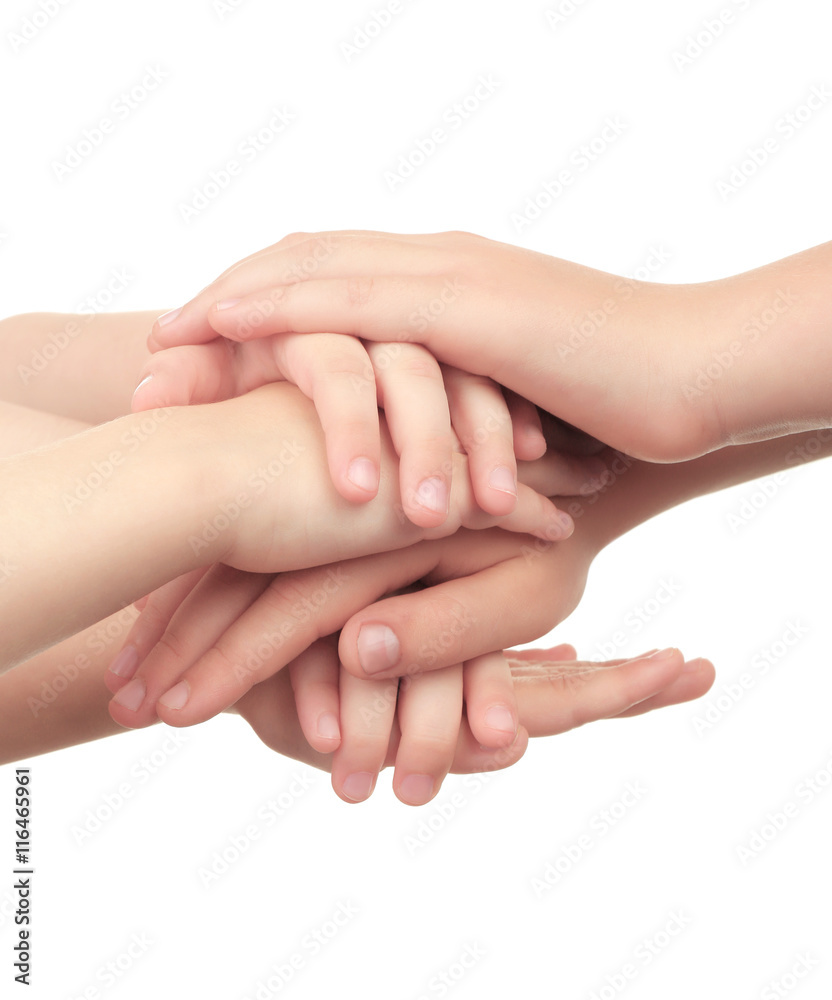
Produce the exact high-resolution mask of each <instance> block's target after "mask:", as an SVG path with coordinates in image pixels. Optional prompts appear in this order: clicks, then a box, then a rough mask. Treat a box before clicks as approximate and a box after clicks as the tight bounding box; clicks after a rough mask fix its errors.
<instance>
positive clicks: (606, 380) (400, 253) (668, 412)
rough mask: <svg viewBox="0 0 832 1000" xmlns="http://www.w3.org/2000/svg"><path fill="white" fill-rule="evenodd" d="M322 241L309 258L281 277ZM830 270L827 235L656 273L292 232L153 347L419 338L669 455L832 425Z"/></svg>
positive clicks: (626, 441)
mask: <svg viewBox="0 0 832 1000" xmlns="http://www.w3.org/2000/svg"><path fill="white" fill-rule="evenodd" d="M321 243H324V244H325V245H326V246H327V247H329V248H330V251H329V253H328V254H327V255H326V257H325V259H323V260H322V261H320V262H319V263H318V265H317V266H316V268H315V269H314V271H313V272H312V273H310V274H309V275H308V276H306V277H305V278H304V279H303V280H300V281H298V280H297V278H294V277H293V278H292V280H287V279H286V275H287V274H290V275H295V274H297V273H298V268H301V270H302V266H303V261H304V260H305V259H306V258H307V257H308V256H309V255H310V253H312V252H313V251H314V248H315V247H316V246H319V245H320V244H321ZM830 271H832V243H826V244H822V245H820V246H817V247H813V248H812V249H809V250H805V251H803V252H802V253H798V254H795V255H793V256H791V257H786V258H785V259H783V260H779V261H776V262H774V263H770V264H766V265H765V266H762V267H758V268H756V269H754V270H751V271H747V272H745V273H743V274H738V275H735V276H733V277H729V278H723V279H719V280H715V281H708V282H702V283H698V284H690V285H660V284H651V283H646V282H639V281H631V280H629V279H624V278H621V277H619V276H617V275H613V274H607V273H605V272H602V271H597V270H593V269H592V268H588V267H584V266H582V265H579V264H575V263H572V262H570V261H565V260H559V259H557V258H554V257H549V256H547V255H545V254H540V253H533V252H531V251H529V250H525V249H522V248H518V247H513V246H510V245H508V244H505V243H498V242H495V241H493V240H488V239H485V238H483V237H479V236H474V235H471V234H470V233H437V234H427V235H397V234H389V233H376V232H360V231H359V232H335V233H293V234H291V235H290V236H287V237H285V238H284V239H283V240H281V241H280V242H279V243H276V244H275V245H274V246H272V247H268V248H266V249H265V250H262V251H260V252H259V253H256V254H253V255H252V256H251V257H248V258H246V259H245V260H243V261H241V262H239V263H238V264H236V265H234V266H233V267H231V268H230V269H229V270H228V271H226V272H225V273H224V274H222V275H221V276H220V277H219V278H217V279H216V281H214V282H212V283H211V284H209V285H208V286H206V288H205V289H203V291H201V292H200V293H199V295H197V296H196V297H195V298H194V299H192V300H191V301H190V302H188V303H186V304H185V306H184V307H183V308H181V309H180V310H178V311H177V313H176V314H175V315H173V316H171V315H170V314H169V315H168V316H167V317H161V318H160V319H159V320H157V322H156V324H155V325H154V327H153V332H152V335H151V338H150V346H151V347H152V349H154V350H158V349H160V348H163V347H171V346H175V345H183V344H191V345H195V344H201V343H205V342H208V341H211V340H212V339H214V338H215V337H216V335H217V334H221V335H222V336H224V337H226V338H228V339H229V340H232V341H239V342H244V343H245V344H247V345H249V344H251V343H253V342H254V341H256V340H257V339H260V338H263V337H268V336H270V335H275V334H278V335H280V336H286V335H288V334H289V333H290V332H291V333H292V334H300V333H314V332H317V331H320V330H327V331H330V332H336V333H351V334H354V335H355V336H357V337H360V338H362V339H363V340H365V341H383V342H391V341H401V342H406V343H409V344H421V345H424V346H425V347H427V348H428V349H429V350H430V352H431V353H432V354H433V355H434V356H435V357H436V358H437V359H438V360H439V361H441V362H443V363H446V364H450V365H454V366H457V367H459V368H461V369H464V370H466V371H470V372H473V373H476V374H478V375H481V376H484V377H490V378H494V379H497V380H498V381H499V382H500V383H501V384H503V385H505V386H508V387H509V388H510V389H512V390H514V391H515V392H517V393H518V394H520V395H521V396H523V397H525V398H526V399H528V400H531V401H533V402H534V403H536V404H538V405H539V406H541V407H542V408H544V409H545V410H548V411H549V412H551V413H554V414H555V415H556V416H558V417H560V418H562V419H563V420H566V421H568V422H569V423H571V424H573V425H575V426H576V427H578V428H580V429H581V430H582V431H584V432H586V433H587V434H589V435H592V437H594V438H597V439H599V440H601V441H604V442H605V443H606V444H608V445H610V446H612V447H614V448H618V449H620V450H622V451H624V452H626V453H627V454H629V455H632V456H634V457H637V458H641V459H645V460H649V461H654V462H675V461H682V460H684V459H689V458H694V457H697V456H699V455H703V454H706V453H708V452H710V451H713V450H715V449H717V448H721V447H724V446H725V445H729V444H740V443H749V442H754V441H761V440H767V439H769V438H772V437H774V436H781V435H785V434H791V433H797V432H800V431H803V430H811V429H820V428H826V427H828V426H830V424H832V394H830V392H829V383H830V378H832V347H830V344H832V338H830V336H829V333H830V318H829V317H830V315H832V292H830V283H829V274H830ZM449 288H450V289H452V291H451V292H449V291H448V289H449ZM258 312H260V313H263V314H264V317H263V322H262V323H261V324H260V325H258V326H256V327H254V326H252V324H251V323H250V322H249V320H250V318H251V316H252V315H254V314H256V313H258ZM266 312H268V315H265V314H266ZM159 364H160V367H161V362H159Z"/></svg>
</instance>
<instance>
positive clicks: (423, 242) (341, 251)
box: [148, 230, 452, 350]
mask: <svg viewBox="0 0 832 1000" xmlns="http://www.w3.org/2000/svg"><path fill="white" fill-rule="evenodd" d="M443 235H444V234H435V235H434V234H431V235H430V236H429V237H426V236H425V235H424V234H420V235H416V236H409V235H406V234H397V233H381V232H374V231H369V230H344V231H340V232H322V233H290V234H289V235H288V236H286V237H284V238H283V239H282V240H280V241H279V242H278V243H275V244H273V245H272V246H270V247H266V248H265V249H264V250H259V251H257V253H254V254H251V255H250V256H248V257H246V258H244V259H243V260H241V261H238V262H237V263H236V264H234V265H232V266H231V267H230V268H228V269H227V270H226V271H224V272H223V273H222V274H221V275H220V276H219V277H218V278H216V279H215V280H214V281H212V282H211V283H210V284H209V285H207V286H206V287H205V288H203V289H202V291H201V292H199V293H198V294H197V295H196V296H195V297H194V298H193V299H191V300H190V301H189V302H187V303H186V304H185V305H184V307H181V308H180V309H176V310H171V311H170V312H168V313H165V314H164V315H163V316H160V317H159V319H157V320H156V322H155V323H154V325H153V329H152V331H151V335H150V339H149V342H148V343H149V346H150V347H151V350H153V349H159V348H161V347H171V346H173V345H175V344H184V343H192V344H196V343H201V342H203V341H204V340H210V339H212V337H213V336H214V335H215V333H211V332H209V331H210V329H211V328H210V327H209V326H208V322H207V318H208V317H209V315H210V314H209V310H210V309H211V308H212V307H214V306H216V304H217V303H219V302H225V301H228V300H233V299H239V298H242V297H246V296H248V295H251V294H252V293H255V292H257V291H258V290H261V289H263V288H270V287H271V286H272V285H275V284H280V285H290V284H296V283H299V282H305V281H308V280H310V279H311V278H320V277H324V276H330V277H334V276H340V277H347V276H352V275H358V276H362V275H376V274H385V273H389V271H390V269H391V268H396V269H398V270H405V271H407V273H417V274H430V273H432V272H434V271H435V270H436V268H437V266H439V267H443V266H450V264H451V261H452V258H451V255H450V254H449V253H447V254H443V253H442V252H441V249H440V248H439V246H438V245H437V244H441V243H442V242H443V241H442V236H443ZM430 304H431V300H427V301H426V303H425V304H424V305H425V306H426V307H427V306H429V305H430ZM321 329H326V328H324V327H322V328H321Z"/></svg>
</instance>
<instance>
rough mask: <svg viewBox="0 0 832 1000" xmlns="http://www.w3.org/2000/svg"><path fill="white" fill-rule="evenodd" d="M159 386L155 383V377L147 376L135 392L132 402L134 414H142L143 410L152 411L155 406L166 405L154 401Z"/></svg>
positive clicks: (131, 407)
mask: <svg viewBox="0 0 832 1000" xmlns="http://www.w3.org/2000/svg"><path fill="white" fill-rule="evenodd" d="M157 387H158V386H157V384H155V383H154V381H153V375H152V374H151V375H145V377H144V378H143V379H142V380H141V382H139V384H138V385H137V386H136V388H135V389H134V390H133V397H132V399H131V400H130V409H131V411H132V412H133V413H141V412H142V411H143V410H149V409H152V408H153V407H154V406H159V405H164V404H159V403H156V402H155V401H154V392H155V390H156V389H157Z"/></svg>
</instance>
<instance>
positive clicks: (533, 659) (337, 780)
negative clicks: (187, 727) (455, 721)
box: [229, 644, 714, 803]
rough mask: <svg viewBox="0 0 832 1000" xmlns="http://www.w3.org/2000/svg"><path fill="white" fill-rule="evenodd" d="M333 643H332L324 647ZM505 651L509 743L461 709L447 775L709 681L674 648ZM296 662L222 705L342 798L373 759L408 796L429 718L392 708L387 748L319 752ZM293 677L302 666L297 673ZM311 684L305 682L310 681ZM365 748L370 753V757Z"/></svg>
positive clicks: (701, 689) (693, 693) (669, 700)
mask: <svg viewBox="0 0 832 1000" xmlns="http://www.w3.org/2000/svg"><path fill="white" fill-rule="evenodd" d="M332 648H333V647H332V645H331V644H330V646H329V649H330V650H331V649H332ZM505 655H506V658H507V661H508V663H509V665H510V669H511V681H512V684H513V685H514V692H515V696H516V699H517V704H518V716H519V727H518V732H517V738H516V739H515V740H514V742H513V743H512V744H511V745H510V746H508V747H503V748H501V749H483V748H482V747H481V746H480V744H479V742H478V740H477V738H475V737H474V736H473V734H472V732H471V729H470V726H469V724H468V720H467V716H465V715H463V716H462V718H461V721H460V724H459V735H458V738H457V741H456V744H455V746H454V747H453V761H452V763H451V765H450V771H451V773H454V774H468V773H473V772H481V771H489V772H490V771H495V770H500V769H502V768H506V767H510V766H511V765H512V764H514V763H516V762H517V761H518V760H519V759H520V757H522V755H523V753H524V752H525V749H526V746H527V744H528V739H529V737H530V736H532V737H540V736H554V735H557V734H560V733H564V732H567V731H568V730H570V729H574V728H575V727H576V726H581V725H585V724H586V723H588V722H594V721H596V720H599V719H611V718H628V717H631V716H636V715H641V714H643V713H645V712H648V711H651V710H653V709H655V708H663V707H667V706H669V705H676V704H680V703H682V702H685V701H690V700H692V699H694V698H699V697H701V696H702V695H703V694H705V692H706V691H707V690H708V689H709V688H710V686H711V684H712V683H713V679H714V671H713V666H712V665H711V664H710V663H709V662H708V661H707V660H693V661H690V662H688V663H685V662H684V661H683V660H682V658H681V656H680V654H679V653H678V652H677V651H671V654H670V655H669V656H668V657H665V658H659V657H650V656H649V655H647V654H645V655H644V656H639V657H634V658H633V659H631V660H625V661H622V660H612V661H609V662H607V663H587V662H577V661H576V652H575V649H574V648H573V647H572V646H569V645H560V646H556V647H554V648H552V649H548V650H536V649H531V650H530V649H525V650H522V651H521V650H507V651H506V654H505ZM308 665H309V661H308V660H307V662H306V666H307V667H308ZM293 668H294V664H292V666H291V667H290V670H289V671H281V672H280V673H277V674H274V675H273V676H272V677H270V678H268V679H267V680H265V681H262V682H261V683H260V684H257V685H256V686H255V687H253V688H252V689H251V690H250V691H249V692H248V693H247V694H246V695H244V696H243V698H241V699H240V701H239V702H237V704H236V705H234V706H233V708H231V709H229V711H233V712H238V713H239V714H240V715H242V716H243V718H244V719H246V721H247V722H248V723H249V724H250V725H251V727H252V728H253V729H254V731H255V733H256V734H257V735H258V736H259V737H260V739H261V740H262V741H263V742H264V743H265V744H266V745H267V746H268V747H270V748H271V749H272V750H275V751H276V752H277V753H281V754H284V755H286V756H289V757H292V758H294V759H296V760H300V761H303V762H304V763H307V764H311V765H312V766H314V767H318V768H320V769H321V770H325V771H330V770H331V771H332V784H333V788H334V789H335V791H336V793H337V794H338V795H339V796H340V797H341V798H342V799H344V800H345V801H352V800H351V799H350V798H349V796H348V795H346V794H345V791H344V786H343V782H344V778H345V776H346V775H348V774H351V773H356V772H355V771H354V770H351V769H353V768H356V767H357V768H359V769H361V768H367V767H372V766H374V765H375V762H376V760H378V759H379V757H380V758H381V760H382V763H381V764H380V767H381V768H385V767H389V766H392V765H393V764H395V767H396V774H395V777H394V780H393V789H394V792H395V793H396V795H397V797H398V798H399V799H400V800H403V801H406V802H408V803H410V801H411V800H410V799H409V798H408V797H407V795H406V794H402V793H403V792H404V790H405V789H406V787H408V786H406V784H405V783H406V781H407V777H408V776H410V775H411V774H412V773H414V772H413V771H412V770H411V768H412V767H414V766H416V767H423V766H424V765H423V764H422V762H421V761H419V760H418V758H419V756H420V755H421V753H422V752H423V751H422V746H423V744H426V745H427V746H429V747H430V749H431V751H432V752H434V753H435V751H436V749H437V748H436V743H435V741H434V740H433V739H432V738H431V737H432V736H433V735H434V734H433V733H432V731H431V720H430V716H424V717H422V718H419V717H418V716H408V715H407V714H406V713H405V714H404V717H405V722H404V726H402V724H401V722H400V718H401V715H402V713H401V711H400V710H399V711H398V712H397V714H396V716H395V717H394V718H393V722H392V727H391V730H390V737H389V743H388V744H387V745H386V752H384V749H385V748H381V750H380V749H379V747H377V746H375V745H371V746H365V745H362V744H361V743H360V742H359V743H358V745H357V746H356V747H355V748H354V749H349V748H345V747H344V746H343V745H341V746H338V749H337V752H336V753H333V752H332V746H331V744H329V745H327V747H326V748H325V749H324V750H321V749H316V747H318V746H319V745H320V740H319V739H318V737H317V728H316V727H317V718H316V717H315V716H314V708H315V706H314V705H312V704H311V703H310V699H308V698H307V697H306V694H307V693H308V692H306V691H304V690H303V689H299V688H298V687H297V682H296V681H295V680H294V679H293V680H292V681H291V682H290V676H291V674H292V669H293ZM297 676H298V677H302V676H305V673H303V672H301V671H298V672H297ZM312 683H314V682H313V681H311V680H310V686H311V684H312ZM357 683H361V682H357ZM369 683H372V682H369ZM293 685H295V688H294V690H293ZM399 702H400V703H401V697H400V698H399ZM329 707H330V709H331V708H332V707H333V706H332V705H330V706H329ZM310 709H311V712H310ZM403 728H404V729H405V731H406V735H405V736H403V733H402V730H403ZM339 742H340V737H339ZM377 742H379V743H380V742H381V741H380V740H379V741H377ZM403 742H404V747H403V746H402V744H403ZM339 753H340V754H341V757H340V759H338V757H337V754H339ZM368 755H372V760H371V763H370V764H368V763H367V757H368ZM410 761H413V763H412V764H411V763H410ZM417 761H418V763H417ZM357 773H361V771H360V770H359V771H358V772H357ZM365 787H366V779H365ZM436 791H437V792H438V786H437V787H436Z"/></svg>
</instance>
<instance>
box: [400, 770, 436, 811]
mask: <svg viewBox="0 0 832 1000" xmlns="http://www.w3.org/2000/svg"><path fill="white" fill-rule="evenodd" d="M399 798H402V799H404V800H405V801H406V802H408V803H409V804H410V805H412V806H421V805H424V804H425V802H429V801H430V800H431V799H432V798H433V778H432V777H431V776H430V775H429V774H408V776H407V777H406V778H405V779H404V781H403V782H402V784H401V788H400V789H399Z"/></svg>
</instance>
